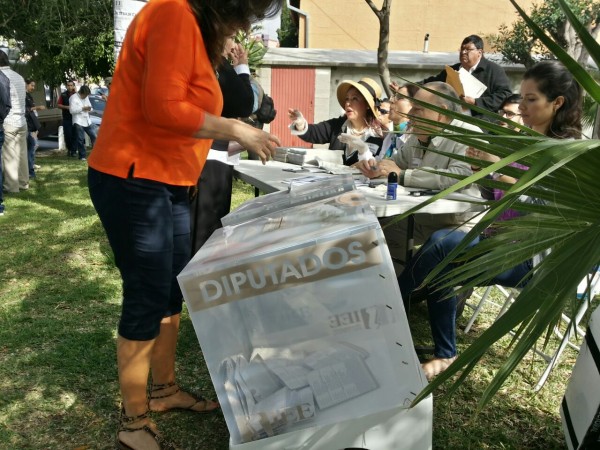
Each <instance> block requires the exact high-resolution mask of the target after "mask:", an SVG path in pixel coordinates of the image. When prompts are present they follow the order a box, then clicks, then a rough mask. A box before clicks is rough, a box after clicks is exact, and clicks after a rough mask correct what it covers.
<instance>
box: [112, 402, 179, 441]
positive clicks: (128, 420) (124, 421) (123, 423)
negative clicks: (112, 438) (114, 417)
mask: <svg viewBox="0 0 600 450" xmlns="http://www.w3.org/2000/svg"><path fill="white" fill-rule="evenodd" d="M148 412H149V411H146V412H145V413H144V414H140V415H139V416H133V417H130V416H126V415H125V410H124V409H121V419H120V426H119V429H118V430H117V442H116V448H117V450H138V449H135V448H133V447H130V446H129V445H127V444H125V443H124V442H123V441H121V439H119V433H121V432H126V433H133V432H136V431H144V432H145V433H148V434H149V435H150V436H151V437H152V439H154V441H155V442H156V444H157V445H158V448H159V449H160V450H177V447H176V446H175V445H174V444H173V443H172V442H169V441H167V440H166V439H165V438H163V437H162V436H160V435H159V434H158V433H156V432H155V431H154V430H153V429H152V428H150V427H149V426H148V425H143V426H141V427H136V428H132V427H131V426H130V425H131V424H132V423H134V422H138V421H140V420H143V419H147V418H148ZM140 450H141V449H140ZM143 450H146V449H143Z"/></svg>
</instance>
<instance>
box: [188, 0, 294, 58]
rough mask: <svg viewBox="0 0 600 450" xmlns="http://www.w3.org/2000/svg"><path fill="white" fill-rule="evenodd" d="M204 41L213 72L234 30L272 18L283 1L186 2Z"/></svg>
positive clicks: (203, 0) (216, 0)
mask: <svg viewBox="0 0 600 450" xmlns="http://www.w3.org/2000/svg"><path fill="white" fill-rule="evenodd" d="M188 2H189V4H190V7H191V8H192V11H193V12H194V15H195V16H196V20H197V21H198V25H199V26H200V32H201V33H202V39H203V40H204V46H205V48H206V52H207V53H208V58H209V59H210V62H211V64H212V65H213V67H215V69H216V68H217V67H218V66H219V65H220V64H221V60H222V58H221V54H222V52H223V46H224V44H225V40H226V39H227V37H228V36H230V35H231V34H232V33H235V32H236V31H237V30H247V29H249V28H250V25H251V24H252V23H254V22H256V21H258V20H261V19H263V18H265V17H273V16H275V15H276V14H277V13H278V12H279V11H280V10H281V7H282V0H188Z"/></svg>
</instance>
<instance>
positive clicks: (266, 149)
mask: <svg viewBox="0 0 600 450" xmlns="http://www.w3.org/2000/svg"><path fill="white" fill-rule="evenodd" d="M244 125H246V124H244ZM237 142H238V143H239V144H240V145H241V146H242V147H244V148H245V149H246V150H248V151H250V152H252V153H254V154H255V155H257V156H258V157H259V158H260V160H261V161H262V163H263V164H265V163H266V162H267V161H268V160H269V159H271V158H272V157H273V156H275V148H276V147H277V146H278V145H281V143H280V142H279V138H278V137H277V136H275V135H274V134H270V133H267V132H266V131H263V130H259V129H258V128H254V127H252V126H250V125H247V129H245V130H244V132H243V133H242V135H241V137H240V138H238V139H237Z"/></svg>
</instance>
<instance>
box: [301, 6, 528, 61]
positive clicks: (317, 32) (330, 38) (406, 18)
mask: <svg viewBox="0 0 600 450" xmlns="http://www.w3.org/2000/svg"><path fill="white" fill-rule="evenodd" d="M375 3H376V5H377V6H378V7H379V6H380V5H381V3H382V2H381V0H379V1H376V2H375ZM533 3H534V0H519V5H520V6H521V7H522V8H524V9H525V10H526V11H528V10H529V9H530V7H531V5H532V4H533ZM300 9H302V10H303V11H306V12H307V13H308V14H309V19H308V29H309V32H308V38H309V42H308V47H309V48H338V49H367V50H375V49H376V48H377V45H378V43H379V21H378V19H377V17H376V16H375V13H373V11H372V10H371V8H370V7H369V5H367V3H366V2H365V0H327V1H321V0H301V2H300ZM517 17H518V16H517V12H516V10H515V9H514V7H513V6H512V4H511V3H510V2H509V1H508V0H471V1H469V2H459V1H456V0H420V1H418V2H417V1H410V2H409V1H406V0H394V1H393V2H392V8H391V13H390V43H389V50H408V51H422V50H423V38H424V36H425V34H426V33H429V51H434V52H436V51H439V52H450V51H457V50H458V48H459V46H460V42H461V41H462V39H463V38H464V37H465V36H468V35H470V34H478V35H480V36H482V37H483V36H484V35H487V34H493V33H497V32H498V27H499V26H500V25H502V24H507V25H509V24H511V23H512V22H514V21H515V20H516V19H517ZM299 45H300V47H303V46H304V20H302V19H301V23H300V35H299Z"/></svg>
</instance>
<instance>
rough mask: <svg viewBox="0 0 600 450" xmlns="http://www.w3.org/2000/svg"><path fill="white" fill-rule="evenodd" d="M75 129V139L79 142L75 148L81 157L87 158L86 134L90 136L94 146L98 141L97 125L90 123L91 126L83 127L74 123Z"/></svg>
mask: <svg viewBox="0 0 600 450" xmlns="http://www.w3.org/2000/svg"><path fill="white" fill-rule="evenodd" d="M73 129H74V131H75V133H74V134H75V141H76V142H77V145H76V146H75V148H76V149H77V152H78V153H79V159H82V158H85V157H86V153H85V134H87V135H88V136H89V138H90V142H91V144H92V147H93V146H94V144H95V143H96V126H95V125H90V126H89V127H82V126H81V125H77V124H74V125H73ZM84 133H85V134H84Z"/></svg>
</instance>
